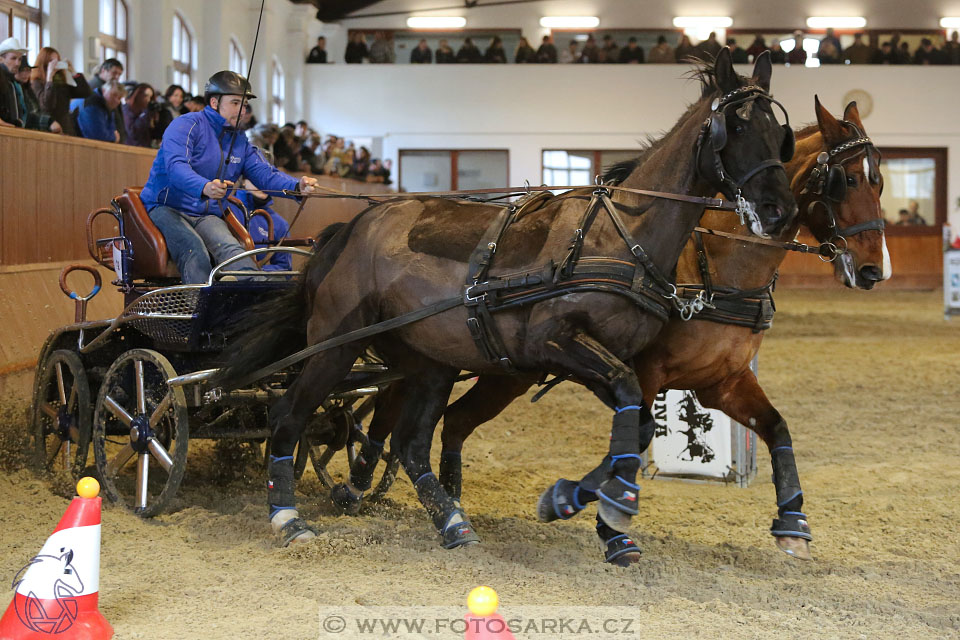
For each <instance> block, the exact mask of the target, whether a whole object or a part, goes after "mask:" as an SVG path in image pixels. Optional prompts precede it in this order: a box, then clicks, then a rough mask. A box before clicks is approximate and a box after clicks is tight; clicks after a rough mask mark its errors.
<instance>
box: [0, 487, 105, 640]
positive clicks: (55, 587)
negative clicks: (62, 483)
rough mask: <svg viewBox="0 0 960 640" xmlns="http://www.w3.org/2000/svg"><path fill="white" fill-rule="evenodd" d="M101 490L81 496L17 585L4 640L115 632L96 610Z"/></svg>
mask: <svg viewBox="0 0 960 640" xmlns="http://www.w3.org/2000/svg"><path fill="white" fill-rule="evenodd" d="M99 493H100V484H99V483H98V482H97V481H96V480H94V479H93V478H83V479H81V480H80V482H78V483H77V494H79V496H80V497H78V498H74V499H73V501H72V502H71V503H70V506H69V507H67V512H66V513H65V514H64V515H63V518H61V519H60V523H59V524H58V525H57V528H56V529H54V531H53V534H52V535H51V536H50V537H49V538H47V542H46V544H44V545H43V548H42V549H41V550H40V553H39V554H38V555H36V556H34V558H33V559H32V560H30V562H29V563H28V564H27V566H25V567H24V568H23V569H21V570H20V572H19V573H18V574H17V577H16V578H15V579H14V581H13V588H14V589H16V593H15V594H14V596H13V602H11V603H10V606H9V607H7V611H6V613H4V614H3V618H0V639H2V640H27V639H29V640H34V639H37V638H57V639H58V640H104V639H106V638H110V637H112V636H113V627H111V626H110V623H109V622H107V620H106V618H104V617H103V615H102V614H101V613H100V610H99V609H98V608H97V600H98V597H99V594H98V591H99V588H100V498H99V497H97V494H99Z"/></svg>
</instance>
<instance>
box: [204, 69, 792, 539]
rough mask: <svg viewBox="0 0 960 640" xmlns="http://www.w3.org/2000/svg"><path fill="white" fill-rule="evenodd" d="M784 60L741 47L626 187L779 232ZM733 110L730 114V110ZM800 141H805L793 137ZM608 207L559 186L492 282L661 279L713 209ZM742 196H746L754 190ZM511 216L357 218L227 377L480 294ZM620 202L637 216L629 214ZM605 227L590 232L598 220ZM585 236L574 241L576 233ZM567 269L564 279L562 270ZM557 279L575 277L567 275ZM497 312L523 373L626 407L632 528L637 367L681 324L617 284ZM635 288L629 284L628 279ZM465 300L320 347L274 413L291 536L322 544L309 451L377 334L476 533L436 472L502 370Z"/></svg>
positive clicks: (274, 465)
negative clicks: (310, 501) (313, 510)
mask: <svg viewBox="0 0 960 640" xmlns="http://www.w3.org/2000/svg"><path fill="white" fill-rule="evenodd" d="M771 71H772V68H771V64H770V60H769V56H767V55H763V56H760V58H759V59H758V61H757V63H756V65H755V68H754V72H753V77H752V78H751V79H749V80H747V79H745V78H741V77H739V76H737V74H736V73H735V72H734V70H733V65H732V64H731V61H730V56H729V54H728V52H726V51H722V52H721V54H720V55H719V56H718V58H717V61H716V63H715V65H714V67H713V68H712V69H706V70H703V71H702V77H701V80H702V81H703V84H704V86H703V94H702V97H701V98H700V99H699V100H698V101H697V102H696V103H694V104H693V105H691V107H690V108H689V109H688V110H687V112H686V113H685V114H684V115H683V117H682V118H681V119H680V121H679V122H678V123H677V124H676V125H675V126H674V128H673V129H672V130H671V131H670V132H669V133H668V134H667V135H666V136H664V137H663V138H662V139H661V140H660V141H658V142H657V143H655V144H653V145H652V147H651V149H650V150H649V151H648V161H647V162H645V163H644V164H643V165H642V166H638V167H636V168H635V170H633V171H631V172H630V174H629V175H628V176H626V177H625V179H624V180H623V181H622V186H624V187H628V188H640V189H656V190H658V191H665V192H672V193H681V194H688V195H694V196H711V195H713V194H714V193H716V192H717V191H718V190H720V191H721V192H723V193H724V194H725V195H726V197H727V198H729V199H735V198H736V199H739V197H740V196H742V197H743V198H744V199H745V200H746V201H748V202H749V203H751V206H750V207H749V211H746V212H745V213H746V214H747V217H748V218H749V219H750V220H749V222H750V226H751V229H752V230H754V231H755V232H759V233H763V234H779V233H780V231H781V229H782V228H783V227H784V226H785V225H786V224H789V223H790V222H791V221H792V219H793V217H794V214H795V212H796V204H795V201H794V199H793V195H792V193H791V191H790V188H789V184H788V182H787V179H786V174H785V172H784V171H783V165H782V164H781V162H780V160H779V158H781V157H783V156H784V155H785V154H786V155H787V157H789V155H790V154H792V149H793V147H792V145H793V137H792V131H790V130H786V132H785V131H784V130H783V129H782V128H781V126H780V125H779V124H778V123H777V121H776V118H775V117H774V112H773V101H772V98H771V97H770V96H769V93H768V92H769V87H770V75H771ZM728 107H729V108H728ZM787 134H789V135H787ZM612 200H613V202H614V203H615V204H612V205H611V206H612V207H613V209H607V213H609V215H608V216H606V217H597V218H596V219H595V220H594V221H593V224H592V225H584V223H583V220H582V219H583V218H584V210H585V207H584V203H585V200H584V199H583V197H582V196H578V195H577V194H573V195H570V196H567V197H558V198H556V199H554V200H553V202H551V203H550V204H549V205H547V206H545V207H543V208H542V209H540V210H538V211H536V212H534V213H532V214H531V215H529V216H526V217H524V218H522V219H521V220H519V221H518V222H516V223H515V224H514V225H512V226H511V227H510V228H509V231H508V233H506V234H505V235H504V236H503V238H502V240H501V242H500V243H499V246H498V247H497V248H496V256H497V259H496V261H495V263H494V268H493V269H492V270H491V271H490V277H491V278H494V277H497V276H498V275H501V274H505V273H511V272H516V271H518V270H525V271H528V272H534V271H535V272H537V273H549V274H559V273H562V269H561V268H560V267H557V266H556V265H557V264H561V266H562V263H563V262H564V260H566V261H569V260H570V258H569V256H570V255H571V252H574V249H576V251H575V252H574V253H575V254H576V255H575V257H574V258H573V262H574V263H577V264H579V262H578V260H579V255H580V254H581V253H582V255H583V256H584V258H583V260H584V261H587V260H588V257H594V256H596V257H599V258H591V259H594V260H607V259H609V260H614V261H617V262H619V263H622V264H627V265H632V264H640V262H641V260H640V258H638V253H643V252H644V250H645V256H646V261H645V262H643V264H644V268H645V269H646V272H647V273H655V272H659V273H661V274H671V273H672V272H673V271H674V269H675V267H676V263H677V259H678V257H679V256H680V252H681V251H682V249H683V246H684V244H685V243H686V240H687V238H688V237H689V235H690V233H691V231H692V230H693V228H694V227H695V226H696V224H697V221H698V220H699V219H700V216H701V215H702V204H691V203H689V202H682V201H677V200H670V199H651V198H650V197H647V196H640V195H637V194H632V193H627V192H624V191H616V192H614V194H613V196H612ZM741 202H742V201H741ZM501 212H502V209H501V208H499V207H495V206H490V205H483V204H476V203H466V202H451V201H449V200H444V199H437V198H411V199H399V200H397V201H395V202H392V203H387V204H383V205H378V206H374V207H372V208H370V209H368V210H367V211H365V212H364V213H362V214H360V215H358V216H357V217H356V218H355V219H354V220H353V221H352V222H351V223H350V224H348V225H347V226H345V227H343V228H342V229H341V230H340V231H339V232H338V233H337V234H336V235H335V236H334V237H333V238H332V240H330V242H329V243H328V244H327V245H326V246H325V247H323V249H322V250H320V251H319V252H318V254H317V255H316V256H315V257H314V258H313V259H312V260H311V261H310V263H309V264H308V266H307V268H306V270H305V275H304V278H303V281H302V284H303V287H302V291H301V293H302V295H301V297H300V299H299V300H290V301H289V304H288V305H276V304H274V305H272V306H271V307H272V308H271V311H272V313H273V314H274V318H273V322H272V323H271V324H270V325H269V326H266V327H263V326H260V327H258V328H257V329H256V330H253V331H251V332H250V334H249V335H247V336H246V337H245V338H240V339H238V341H236V342H235V343H234V348H235V349H236V351H235V352H234V353H233V355H232V356H229V357H230V359H229V360H228V362H229V363H230V364H229V366H228V367H226V368H225V369H224V370H223V371H222V375H221V381H222V382H223V383H224V384H225V385H226V386H229V385H230V383H231V380H234V381H236V380H237V379H242V378H243V377H244V376H245V375H247V374H248V373H249V371H250V370H252V369H253V368H255V367H256V366H259V365H261V364H263V363H266V362H270V361H274V360H277V359H278V358H280V357H281V356H283V355H285V354H286V353H288V352H289V350H290V349H289V345H288V344H285V343H284V340H285V339H286V338H285V336H288V335H289V334H288V333H287V331H288V330H294V329H295V328H296V327H298V326H299V327H301V328H302V327H303V326H304V325H305V326H306V337H307V340H306V342H307V344H311V345H312V344H317V343H319V342H321V341H323V340H325V339H327V338H329V337H331V336H337V335H341V334H344V333H347V332H350V331H352V330H356V329H359V328H362V327H367V326H370V325H372V324H374V323H377V322H379V321H382V320H384V319H389V318H396V317H399V316H402V315H404V314H407V313H411V312H414V311H416V310H419V309H423V308H425V307H429V306H430V305H432V304H434V303H436V302H438V301H443V300H447V299H451V298H458V297H465V295H464V283H465V282H466V281H467V275H468V260H469V259H470V256H471V254H472V253H473V251H474V249H475V248H476V247H477V245H478V244H479V243H480V241H481V239H482V238H483V237H484V235H485V232H486V231H487V229H488V228H489V227H491V225H492V223H493V222H494V221H495V220H496V219H498V216H499V214H500V213H501ZM618 212H619V213H618ZM584 226H587V227H588V228H586V229H584V228H583V227H584ZM571 235H573V236H574V240H573V241H571V239H570V238H571ZM549 280H550V278H549V277H546V279H545V281H549ZM554 282H557V280H556V279H554ZM566 282H567V281H566V280H564V278H563V277H561V278H560V279H559V284H558V285H557V289H556V293H557V295H556V296H555V297H550V298H546V299H543V300H542V301H539V302H536V303H535V304H530V305H526V306H518V307H513V308H510V309H506V310H502V311H499V312H497V313H496V314H495V315H494V316H493V317H494V320H492V323H493V324H494V325H495V327H496V330H497V331H498V332H499V334H500V336H502V340H503V346H504V348H505V349H506V352H507V353H508V354H509V359H510V361H511V362H512V363H513V365H514V366H515V367H517V368H518V369H520V370H523V371H536V372H551V373H554V374H559V375H565V376H569V377H571V378H573V379H576V380H578V381H580V382H581V383H583V384H585V385H586V386H587V387H588V388H590V389H591V390H592V391H593V392H594V393H595V394H596V395H597V396H598V397H599V398H600V399H601V400H602V401H603V402H604V403H605V404H607V405H608V406H610V407H611V408H614V407H616V408H617V412H616V414H615V416H614V419H613V432H612V433H613V435H612V439H611V446H610V454H609V455H608V456H607V459H606V460H605V463H604V465H603V467H604V471H603V473H602V474H599V476H598V483H597V495H598V496H601V497H605V498H606V499H607V501H606V502H605V503H604V504H606V505H607V507H606V509H607V510H606V512H604V511H601V515H603V516H604V518H605V520H607V521H608V522H611V523H612V524H614V525H615V526H620V527H621V528H622V527H624V526H625V524H624V521H626V522H629V517H630V515H631V514H632V513H635V512H636V507H635V498H633V499H631V498H630V496H629V487H633V486H635V484H634V482H635V480H636V473H637V471H638V468H639V454H640V452H641V451H642V450H643V449H645V448H646V446H647V444H648V443H649V441H650V439H651V438H652V436H653V428H654V421H653V417H652V415H651V414H650V411H649V408H648V407H649V404H648V403H645V402H644V392H643V389H642V387H641V385H640V382H639V380H638V379H637V376H636V374H635V373H634V371H633V368H632V367H631V366H629V365H627V364H626V363H627V362H629V361H630V360H631V359H632V358H634V357H635V356H636V355H637V354H638V353H640V351H641V350H642V349H643V348H645V347H647V346H649V344H650V341H651V340H652V339H653V338H654V337H655V336H656V335H657V334H658V333H659V332H660V330H661V329H662V327H663V324H664V320H663V317H664V316H661V315H656V314H655V313H653V312H652V311H650V310H649V309H644V308H641V306H640V304H639V303H638V302H637V301H635V299H633V298H630V297H628V296H627V295H625V294H623V292H621V293H617V292H610V291H596V290H594V291H587V292H583V291H581V292H577V293H565V289H564V285H565V283H566ZM627 289H628V290H629V289H630V287H629V285H628V286H627ZM467 318H468V313H467V311H466V309H465V308H464V307H457V308H453V309H450V310H448V311H445V312H443V313H439V314H437V315H433V316H431V317H428V318H426V319H423V320H420V321H419V322H416V323H415V324H409V325H406V326H404V327H402V328H399V329H395V330H393V331H390V332H389V333H386V334H381V335H379V336H377V337H376V338H373V339H367V340H359V341H355V342H351V343H349V344H346V345H344V346H339V347H336V348H332V349H329V350H326V351H323V352H321V353H319V354H317V355H314V356H312V357H311V358H310V359H309V360H307V361H306V362H305V364H304V367H303V371H302V373H301V374H300V375H299V376H298V377H297V379H296V380H295V381H294V382H293V383H292V385H291V386H290V388H289V390H288V391H287V392H286V394H285V395H284V396H283V397H282V398H281V399H280V400H279V401H278V402H277V403H276V404H275V405H274V406H273V407H272V409H271V411H270V418H271V422H272V424H273V429H274V430H273V437H272V440H271V442H272V445H271V464H270V470H269V476H270V478H269V482H268V500H269V505H270V520H271V524H272V526H273V528H274V530H275V531H276V532H277V533H279V534H280V536H281V537H282V539H283V541H284V543H289V542H291V541H293V540H304V539H309V538H310V537H312V536H313V535H314V533H313V530H312V528H311V527H310V526H309V525H308V524H307V523H306V522H305V521H303V520H302V519H301V518H299V516H298V514H297V511H296V507H295V500H294V480H293V460H292V458H291V456H292V454H293V450H294V447H295V446H296V443H297V442H298V440H299V438H300V435H301V433H302V431H303V429H304V426H305V423H306V422H307V420H309V419H310V418H311V416H312V415H313V414H314V412H315V411H316V410H317V408H318V407H319V406H320V404H321V403H322V402H323V401H324V399H325V398H326V397H327V396H328V394H329V393H330V391H331V389H333V387H334V386H335V385H336V384H337V383H338V382H339V381H341V380H342V379H343V378H344V377H345V376H346V375H347V374H348V373H349V371H350V368H351V366H352V365H353V363H354V361H355V360H356V358H357V356H358V355H359V354H360V353H362V351H363V350H364V349H365V348H367V347H368V346H370V345H372V346H373V347H374V348H375V349H376V350H377V352H378V353H379V354H381V355H382V356H383V357H384V358H385V359H386V360H387V361H388V363H389V365H390V367H391V370H392V371H397V372H401V373H403V374H404V375H405V376H406V377H405V383H404V385H403V388H404V389H405V397H403V398H402V406H400V407H399V408H398V409H397V420H396V426H395V428H394V429H393V435H392V447H393V451H394V452H396V453H397V455H398V456H399V458H400V461H401V464H402V465H403V467H404V470H405V471H406V472H407V474H408V475H409V477H410V479H411V480H412V481H413V483H414V487H415V488H416V491H417V494H418V496H419V498H420V501H421V502H422V503H423V505H424V507H425V508H426V510H427V512H428V513H429V514H430V516H431V518H432V519H433V523H434V525H435V526H436V527H437V530H438V531H439V532H440V534H441V538H442V540H443V544H444V546H446V547H455V546H459V545H462V544H466V543H471V542H476V541H477V540H478V538H477V537H476V534H475V533H474V532H473V529H472V526H471V525H470V523H469V522H468V521H467V518H466V515H465V514H464V513H463V512H462V511H461V510H460V508H459V507H457V506H456V505H455V504H454V502H453V500H452V499H451V498H450V496H449V495H447V493H446V491H445V490H444V489H443V487H442V486H441V485H440V483H439V481H438V480H437V478H436V476H435V475H434V474H433V473H432V471H431V469H430V457H429V456H430V442H431V439H432V435H433V432H434V430H435V428H436V424H437V422H438V421H439V419H440V417H441V415H442V414H443V412H444V409H445V408H446V403H447V400H448V398H449V395H450V391H451V390H452V388H453V384H454V380H455V379H456V376H457V375H458V373H459V372H460V371H461V370H470V371H476V372H481V373H495V372H497V371H500V370H501V369H500V368H499V367H498V366H497V364H496V363H492V362H491V361H490V360H488V359H487V358H486V357H484V355H483V354H482V353H481V352H480V350H479V349H478V348H477V345H476V344H475V343H474V340H473V339H472V338H471V335H470V332H468V330H467V328H466V327H467V325H466V321H467Z"/></svg>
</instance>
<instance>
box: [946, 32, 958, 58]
mask: <svg viewBox="0 0 960 640" xmlns="http://www.w3.org/2000/svg"><path fill="white" fill-rule="evenodd" d="M943 63H944V64H960V32H958V31H954V32H953V33H952V34H950V39H949V40H948V41H947V43H946V44H945V45H943Z"/></svg>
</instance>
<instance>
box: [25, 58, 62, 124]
mask: <svg viewBox="0 0 960 640" xmlns="http://www.w3.org/2000/svg"><path fill="white" fill-rule="evenodd" d="M32 70H33V67H31V66H30V63H29V62H28V61H27V56H21V57H20V67H19V68H18V69H17V75H16V80H17V84H19V85H20V91H22V92H23V103H24V107H25V108H24V114H25V116H26V118H25V126H26V128H27V129H33V130H34V131H50V132H52V133H60V131H61V129H60V125H59V124H57V122H56V121H55V120H54V119H53V118H51V117H50V114H49V113H46V112H44V111H43V110H42V109H41V108H40V100H39V99H38V98H37V94H35V93H34V92H33V88H32V87H31V86H30V72H31V71H32Z"/></svg>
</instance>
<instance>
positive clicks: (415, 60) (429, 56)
mask: <svg viewBox="0 0 960 640" xmlns="http://www.w3.org/2000/svg"><path fill="white" fill-rule="evenodd" d="M431 62H433V51H430V45H428V44H427V40H426V38H423V39H421V40H420V42H419V43H418V44H417V46H416V47H414V49H413V51H411V52H410V64H430V63H431Z"/></svg>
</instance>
